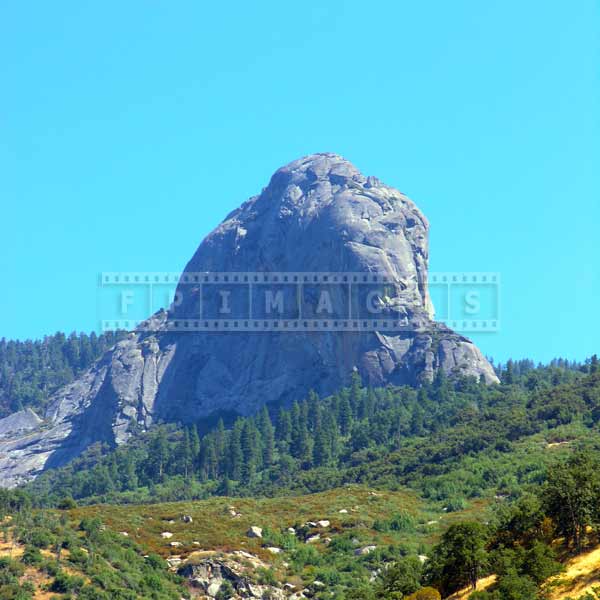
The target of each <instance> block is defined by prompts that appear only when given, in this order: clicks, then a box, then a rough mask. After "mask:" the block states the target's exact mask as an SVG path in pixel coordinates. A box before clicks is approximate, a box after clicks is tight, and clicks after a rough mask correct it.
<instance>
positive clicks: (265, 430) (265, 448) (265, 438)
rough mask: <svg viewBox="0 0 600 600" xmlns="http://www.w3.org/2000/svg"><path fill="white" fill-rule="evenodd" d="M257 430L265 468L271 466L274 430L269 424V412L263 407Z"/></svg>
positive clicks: (273, 452)
mask: <svg viewBox="0 0 600 600" xmlns="http://www.w3.org/2000/svg"><path fill="white" fill-rule="evenodd" d="M258 430H259V431H260V436H261V438H262V460H263V464H264V466H265V467H266V468H269V467H270V466H271V465H272V464H273V460H274V455H275V429H274V427H273V424H272V423H271V417H270V416H269V410H268V409H267V407H266V406H263V408H262V410H261V412H260V417H259V421H258Z"/></svg>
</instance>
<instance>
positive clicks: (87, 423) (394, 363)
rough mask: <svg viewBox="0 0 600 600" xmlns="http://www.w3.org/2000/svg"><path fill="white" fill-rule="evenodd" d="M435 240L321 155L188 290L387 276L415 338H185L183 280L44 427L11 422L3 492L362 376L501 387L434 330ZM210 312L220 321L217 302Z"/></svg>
mask: <svg viewBox="0 0 600 600" xmlns="http://www.w3.org/2000/svg"><path fill="white" fill-rule="evenodd" d="M428 229H429V225H428V222H427V220H426V218H425V216H424V215H423V214H422V213H421V212H420V211H419V209H418V208H417V207H416V205H415V204H414V203H413V202H412V201H411V200H410V199H409V198H407V197H406V196H405V195H404V194H402V193H401V192H399V191H397V190H395V189H394V188H391V187H389V186H386V185H385V184H383V183H381V182H380V181H379V180H378V179H376V178H374V177H365V176H364V175H362V174H361V173H360V172H359V171H358V170H357V169H356V168H355V167H354V166H353V165H352V164H350V163H349V162H348V161H346V160H344V159H343V158H341V157H340V156H337V155H335V154H316V155H312V156H308V157H306V158H303V159H300V160H297V161H294V162H292V163H290V164H289V165H287V166H285V167H283V168H281V169H279V170H278V171H277V172H276V173H275V174H274V175H273V177H272V178H271V181H270V183H269V185H268V186H267V187H266V188H265V189H264V190H263V191H262V193H261V194H259V195H258V196H255V197H253V198H251V199H250V200H248V201H247V202H245V203H244V204H243V205H242V206H241V207H240V208H239V209H237V210H235V211H234V212H233V213H231V214H230V215H229V216H228V217H227V218H226V219H225V220H224V221H223V223H221V225H219V226H218V227H217V228H216V229H215V230H214V231H213V232H212V233H211V234H209V235H208V236H207V237H206V239H205V240H204V241H203V242H202V244H201V245H200V247H199V248H198V250H197V251H196V253H195V254H194V256H193V257H192V259H191V260H190V262H189V263H188V265H187V266H186V269H185V272H184V275H183V278H185V277H186V275H191V274H194V273H198V272H206V271H211V272H215V271H218V272H255V271H259V272H303V273H306V272H316V273H323V272H336V273H341V272H353V273H364V274H368V273H379V274H385V276H386V278H387V281H388V283H389V286H387V288H386V291H385V293H378V294H376V295H375V297H374V298H373V299H372V300H373V302H374V305H375V306H376V308H377V310H378V314H379V315H381V317H382V320H383V319H384V318H388V319H389V320H390V321H395V322H398V323H401V324H402V328H400V329H398V330H389V329H386V328H384V327H380V328H375V329H372V330H369V331H362V332H357V331H294V332H287V333H280V332H277V331H269V332H263V333H254V332H244V333H237V332H236V333H223V332H221V333H206V332H196V333H176V332H174V331H173V329H172V327H171V325H172V324H173V323H174V322H176V321H178V320H180V319H186V318H189V316H190V315H194V316H196V315H197V314H198V310H199V306H200V304H201V300H200V298H201V294H202V290H201V287H200V286H199V285H196V286H195V285H189V284H185V283H184V279H183V278H182V282H181V283H180V285H179V287H178V294H177V297H178V302H177V305H176V306H175V307H174V308H172V309H171V310H170V311H169V312H165V311H161V312H159V313H157V314H156V315H154V316H153V317H151V319H149V321H148V322H147V324H146V325H149V326H150V327H146V328H145V329H144V330H143V331H138V332H133V333H131V334H130V336H129V338H128V339H125V340H123V341H121V342H119V343H118V344H117V345H116V346H115V347H114V348H113V349H112V350H110V351H109V352H108V353H107V354H106V355H105V356H104V357H103V358H102V359H101V360H99V361H98V362H97V363H96V364H94V365H93V367H92V368H90V369H89V370H88V371H87V372H86V373H85V374H84V375H83V376H82V377H80V378H79V379H78V380H77V381H75V382H74V383H72V384H70V385H68V386H66V387H65V388H63V389H61V390H60V391H59V392H58V393H57V394H56V395H55V397H54V398H53V400H52V402H51V404H50V407H49V409H48V411H47V412H46V414H45V415H44V419H43V422H40V423H37V422H36V418H35V416H32V415H30V414H27V415H20V416H16V415H12V416H11V417H8V418H7V419H4V420H0V484H2V485H7V486H14V485H17V484H19V483H21V482H23V481H26V480H28V479H30V478H32V477H34V476H36V475H37V474H38V473H39V472H40V471H41V470H43V469H45V468H49V467H53V466H58V465H61V464H64V463H65V462H67V461H68V460H70V459H71V458H73V457H74V456H77V455H78V454H79V453H80V452H81V451H82V450H83V449H84V448H86V447H87V446H89V445H90V444H91V443H93V442H96V441H105V442H108V443H110V444H121V443H123V442H125V441H126V440H127V439H128V438H129V437H130V436H131V435H132V433H133V432H134V431H137V430H140V429H142V430H143V429H146V428H148V427H149V426H150V425H151V424H152V422H153V421H154V420H155V419H157V418H159V419H164V420H178V421H184V422H192V421H197V420H199V419H202V418H204V417H206V416H207V415H211V414H215V413H219V412H221V411H228V412H235V413H239V414H251V413H254V412H255V411H256V410H257V409H258V408H259V407H260V406H261V405H262V404H263V403H287V402H290V401H291V400H294V399H299V398H302V397H304V396H305V395H306V394H307V392H308V390H310V389H314V390H316V391H317V392H318V393H319V394H321V395H325V394H329V393H331V392H333V391H335V390H336V389H338V388H339V387H340V386H342V385H344V384H346V383H347V382H348V380H349V377H350V375H351V373H352V372H353V370H357V371H358V372H359V373H360V375H361V377H362V378H363V381H364V382H365V383H368V384H369V385H372V386H377V385H384V384H387V383H392V384H419V383H420V382H422V381H426V380H431V379H432V378H433V376H434V373H435V372H436V370H438V369H442V370H444V371H445V372H447V373H448V374H450V375H458V374H462V375H472V376H475V377H477V378H480V377H483V378H484V379H485V380H486V381H487V382H490V383H491V382H495V381H497V379H496V376H495V374H494V371H493V369H492V367H491V366H490V365H489V363H488V362H487V361H486V359H485V358H484V357H483V356H482V354H481V353H480V351H479V350H478V349H477V348H476V347H475V346H474V345H473V344H472V343H471V342H470V341H469V340H468V339H466V338H464V337H462V336H460V335H458V334H456V333H454V332H453V331H451V330H450V329H448V328H447V327H445V326H444V325H441V324H439V323H435V322H434V321H433V320H432V319H433V307H432V305H431V300H430V298H429V293H428V288H427V268H428V255H429V251H428ZM388 288H389V289H388ZM346 293H348V294H349V292H346V291H345V288H344V287H343V286H341V287H337V288H334V289H332V290H331V299H332V303H333V304H335V305H336V306H344V305H345V303H346V304H348V302H350V303H351V302H353V300H351V299H350V296H349V295H348V296H347V297H346V296H345V295H344V294H346ZM202 302H203V303H204V305H203V309H205V310H207V309H209V310H210V309H213V310H216V308H217V306H216V304H215V303H216V302H217V299H216V297H213V298H212V299H208V300H205V299H204V298H203V300H202ZM211 303H212V304H211ZM303 316H304V317H310V318H312V317H314V316H316V315H315V313H314V309H313V312H312V313H310V312H309V313H308V314H305V315H303ZM149 329H150V330H151V331H148V330H149Z"/></svg>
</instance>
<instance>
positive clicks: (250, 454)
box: [241, 419, 262, 483]
mask: <svg viewBox="0 0 600 600" xmlns="http://www.w3.org/2000/svg"><path fill="white" fill-rule="evenodd" d="M260 442H261V440H260V434H259V432H258V429H257V428H256V425H255V424H254V421H253V420H252V419H245V420H244V426H243V428H242V436H241V446H242V454H243V456H244V462H243V467H242V481H244V482H245V483H248V482H250V481H251V480H252V478H253V477H254V475H255V474H256V473H257V472H258V471H259V469H260V467H261V462H262V461H261V458H262V457H261V443H260Z"/></svg>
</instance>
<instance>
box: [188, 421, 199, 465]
mask: <svg viewBox="0 0 600 600" xmlns="http://www.w3.org/2000/svg"><path fill="white" fill-rule="evenodd" d="M190 449H191V452H192V469H195V468H196V467H197V466H198V461H199V460H200V436H199V435H198V428H197V427H196V426H195V425H192V426H190Z"/></svg>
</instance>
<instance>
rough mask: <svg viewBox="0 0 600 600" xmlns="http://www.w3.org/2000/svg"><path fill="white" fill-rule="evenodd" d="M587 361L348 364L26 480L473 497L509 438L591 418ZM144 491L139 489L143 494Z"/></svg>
mask: <svg viewBox="0 0 600 600" xmlns="http://www.w3.org/2000/svg"><path fill="white" fill-rule="evenodd" d="M590 370H591V371H592V372H591V373H590V374H586V373H583V372H581V371H578V370H577V371H574V370H570V369H559V368H556V367H543V368H536V369H534V371H532V372H527V373H525V374H523V375H515V379H514V381H515V382H514V383H513V384H510V385H508V384H502V385H497V386H487V385H485V384H484V383H482V382H478V381H476V380H474V379H472V378H467V379H459V380H450V379H448V378H447V377H446V376H445V375H444V374H443V373H442V372H439V373H438V375H437V376H436V378H435V380H434V381H433V382H432V383H431V384H430V385H426V386H423V387H421V388H419V389H415V388H411V387H408V386H403V387H393V386H389V387H386V388H376V389H371V388H364V387H363V386H362V385H361V381H360V378H359V377H358V375H356V374H355V375H354V376H353V377H352V382H351V385H350V386H349V387H347V388H343V389H341V390H340V391H339V392H338V393H336V394H334V395H332V396H330V397H327V398H323V399H321V398H319V397H318V396H317V395H316V394H315V393H310V394H309V396H308V398H306V399H305V400H304V401H302V402H295V403H294V404H293V405H292V406H291V407H289V408H281V409H280V410H276V411H273V412H269V410H268V409H267V407H263V408H262V409H261V410H260V412H259V413H258V414H257V415H254V416H248V417H240V418H238V419H237V420H235V422H233V424H231V425H230V426H226V425H225V423H224V421H223V420H219V422H218V424H217V426H216V427H215V428H214V429H213V430H211V431H209V432H208V433H206V434H205V435H200V434H199V428H198V427H197V426H196V425H187V426H183V427H181V426H177V425H173V424H171V425H159V426H157V427H155V428H153V429H152V430H150V431H149V432H147V433H144V434H141V435H139V436H136V437H134V439H133V440H132V441H131V442H130V443H128V444H127V445H125V446H123V447H120V448H117V449H113V450H111V449H107V448H100V447H94V448H92V449H91V450H89V451H88V452H86V453H85V454H84V455H83V456H82V457H80V458H78V459H76V460H75V461H73V462H72V463H71V464H69V465H67V466H66V467H63V468H61V469H58V470H55V471H49V472H47V473H45V474H43V475H42V476H41V477H39V478H38V479H37V480H36V481H35V482H33V483H32V484H30V486H29V487H30V489H33V490H35V491H36V492H37V494H38V496H40V495H41V496H44V495H46V496H49V497H54V498H55V500H56V498H58V497H59V495H61V494H62V495H72V496H73V497H74V498H77V499H82V498H92V497H96V498H98V497H105V496H107V495H108V499H109V500H111V498H110V495H111V494H115V493H124V492H131V491H136V490H138V489H140V488H144V489H147V490H148V489H150V488H153V487H154V486H166V487H169V486H173V493H172V495H170V496H167V498H168V499H177V498H180V499H183V498H192V497H205V496H207V495H213V494H224V495H231V494H237V495H256V494H266V495H272V494H277V493H281V492H282V491H291V490H296V491H303V492H306V491H318V490H323V489H328V488H330V487H335V486H337V485H342V484H344V483H349V482H364V483H369V484H380V485H392V486H394V485H398V484H402V485H415V484H416V483H419V482H420V484H419V486H420V488H421V490H422V491H423V492H424V493H425V494H426V495H427V496H428V497H431V498H433V499H439V500H441V499H444V498H447V499H450V500H452V499H453V498H454V497H459V496H464V495H468V496H475V495H478V494H480V493H481V492H480V491H478V490H479V489H480V487H481V486H486V485H487V486H494V485H496V486H497V487H500V486H501V485H503V484H502V481H503V479H501V478H505V476H506V474H505V473H504V472H503V469H504V468H505V464H506V461H509V463H510V462H514V460H512V461H511V459H510V455H511V452H512V448H513V446H512V444H513V443H518V441H519V440H521V439H523V438H524V437H526V436H529V435H533V434H535V433H536V432H539V431H543V430H546V429H548V428H556V427H562V426H566V425H569V424H571V423H574V422H577V423H581V424H582V426H584V427H593V426H594V424H596V423H597V422H599V421H600V372H598V370H597V367H594V368H592V369H590ZM532 376H533V377H534V379H535V385H532ZM486 453H487V454H486ZM504 456H506V459H504V458H503V457H504ZM465 460H470V461H480V462H481V465H482V466H478V465H477V463H473V462H471V463H470V464H469V467H468V470H469V473H467V474H466V475H464V474H463V471H464V468H463V467H461V465H462V464H463V462H464V461H465ZM502 461H504V462H502ZM494 463H495V464H494ZM513 468H517V466H513ZM537 468H538V470H541V469H543V468H544V465H543V464H541V465H538V467H537ZM494 469H495V470H496V472H497V474H496V480H494V478H493V477H492V476H491V475H490V473H492V472H493V470H494ZM521 471H522V472H523V473H528V472H529V471H530V470H528V469H521ZM479 472H481V475H479V474H478V473H479ZM432 476H434V477H432ZM476 477H479V480H481V481H479V480H477V481H476ZM435 478H437V479H438V480H441V481H442V484H443V485H442V488H439V486H438V487H437V488H436V484H435V481H436V479H435ZM440 478H441V479H440ZM444 478H446V480H444ZM461 486H462V488H461ZM155 497H156V490H155V491H152V489H150V491H149V492H148V494H147V496H146V498H145V499H148V498H150V499H152V498H155ZM161 499H162V500H165V499H166V498H165V497H164V496H163V497H161ZM133 500H134V499H133ZM134 501H136V500H134Z"/></svg>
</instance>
